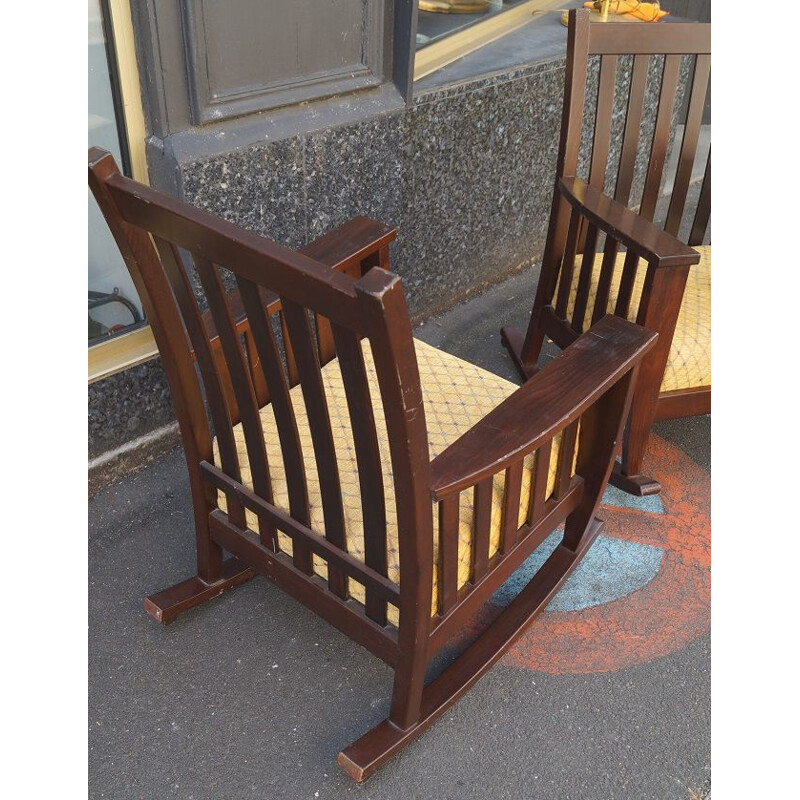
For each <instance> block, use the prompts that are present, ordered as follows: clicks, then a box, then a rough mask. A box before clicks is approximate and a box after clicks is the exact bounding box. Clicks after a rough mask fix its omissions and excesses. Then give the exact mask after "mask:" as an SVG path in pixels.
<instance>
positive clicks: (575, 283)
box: [502, 9, 711, 495]
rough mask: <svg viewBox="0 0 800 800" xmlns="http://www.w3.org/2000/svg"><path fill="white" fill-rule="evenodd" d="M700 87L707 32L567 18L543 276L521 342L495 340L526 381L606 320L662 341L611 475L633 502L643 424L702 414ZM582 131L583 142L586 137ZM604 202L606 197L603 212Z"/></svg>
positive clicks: (640, 484)
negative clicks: (553, 351) (623, 79)
mask: <svg viewBox="0 0 800 800" xmlns="http://www.w3.org/2000/svg"><path fill="white" fill-rule="evenodd" d="M623 55H632V56H633V65H632V69H631V75H630V82H629V84H628V87H627V88H626V89H625V90H624V91H625V92H626V94H625V95H624V96H623V98H622V99H623V100H625V101H626V103H625V105H626V107H627V110H626V113H625V117H624V119H625V122H624V129H623V130H622V131H621V145H620V147H619V148H614V147H612V146H611V145H612V141H613V138H614V133H613V132H615V131H616V125H615V123H616V119H615V117H616V114H615V111H616V109H615V93H616V95H617V106H620V105H621V104H620V102H619V93H620V89H619V88H616V84H617V77H618V72H622V69H621V61H620V56H623ZM658 55H660V56H664V58H663V67H662V68H661V69H660V70H659V71H660V74H661V77H660V88H659V101H658V110H657V112H656V118H655V124H654V129H653V135H652V138H649V136H643V135H641V134H642V130H643V129H644V127H645V126H643V125H642V120H643V113H644V105H645V98H646V86H647V83H648V70H649V69H650V61H651V58H652V57H653V56H658ZM592 56H600V68H599V77H598V80H597V88H596V94H593V96H590V102H589V103H588V104H586V105H588V106H589V109H590V110H589V113H588V114H586V115H585V113H584V111H585V109H584V106H585V99H586V94H587V77H588V75H589V73H590V70H589V68H588V67H589V60H590V57H592ZM684 56H686V57H687V58H689V59H691V66H692V67H693V70H694V71H693V80H692V82H691V86H690V88H688V89H687V91H688V92H689V95H688V100H689V103H688V111H687V116H686V123H685V126H684V129H683V130H684V132H683V138H682V140H681V142H680V143H679V144H680V153H679V158H678V161H677V170H676V173H675V178H674V183H673V186H672V191H671V199H670V201H669V206H668V209H667V211H666V218H665V222H664V226H663V229H662V228H660V227H658V226H656V225H655V224H654V223H653V219H654V216H655V214H656V208H657V205H658V200H659V196H664V195H665V194H667V193H668V187H666V186H662V183H664V182H665V178H664V165H665V157H666V154H667V152H668V146H669V141H670V135H671V129H672V123H673V118H674V113H675V99H676V95H677V89H678V86H679V81H680V73H681V61H682V58H683V57H684ZM654 66H657V65H654ZM710 74H711V25H710V24H701V23H674V24H670V23H659V24H654V25H645V24H639V23H626V24H616V25H611V24H590V23H589V12H588V11H586V10H583V9H581V10H572V11H570V12H569V31H568V43H567V68H566V89H565V95H564V107H563V113H562V121H561V138H560V144H559V151H558V163H557V171H556V185H555V190H554V193H553V205H552V210H551V215H550V226H549V229H548V233H547V240H546V243H545V251H544V256H543V261H542V271H541V275H540V278H539V284H538V287H537V290H536V298H535V301H534V305H533V311H532V314H531V319H530V322H529V324H528V330H527V333H525V334H523V333H522V331H521V330H519V329H517V328H512V327H506V328H503V330H502V339H503V344H504V345H505V346H506V347H507V348H508V350H509V352H510V354H511V356H512V358H513V359H514V362H515V363H516V365H517V368H518V370H519V372H520V375H522V376H523V377H524V378H529V377H530V376H531V375H533V374H535V373H536V371H537V365H538V363H539V359H540V356H541V354H542V350H543V347H544V344H545V339H546V338H547V339H550V340H552V341H553V342H554V343H555V344H556V345H557V346H558V347H560V348H564V347H566V346H567V345H569V344H571V343H572V342H573V341H575V339H576V338H577V337H578V336H580V334H581V333H582V332H583V331H584V330H586V329H587V328H588V327H589V326H590V325H592V324H594V323H595V322H597V321H598V320H600V319H602V317H603V316H604V315H605V314H606V313H613V314H616V315H619V316H621V317H624V318H627V319H629V320H635V321H636V322H637V323H638V324H640V325H642V326H644V327H646V328H648V329H650V330H654V331H657V332H658V335H659V338H658V344H657V345H656V346H655V347H654V348H653V350H652V351H651V352H650V353H649V354H648V356H647V357H646V358H645V359H644V361H643V362H642V367H641V370H640V374H639V379H638V382H637V388H636V396H635V397H634V400H633V405H632V410H631V416H630V419H629V421H628V424H627V426H626V430H625V435H624V440H623V448H622V461H621V463H618V464H617V465H616V466H615V470H614V472H613V474H612V476H611V483H613V484H615V485H616V486H618V487H619V488H621V489H624V490H625V491H627V492H629V493H632V494H637V495H646V494H652V493H655V492H658V491H659V490H660V488H661V487H660V484H659V483H658V482H657V481H655V480H653V479H652V478H650V477H647V476H645V475H643V474H642V461H643V458H644V454H645V449H646V446H647V439H648V436H649V432H650V427H651V425H652V424H653V422H655V421H656V420H660V419H671V418H675V417H685V416H694V415H696V414H708V413H709V412H710V411H711V350H710V345H711V319H710V317H711V313H710V305H711V301H710V294H711V247H710V246H707V247H704V246H703V240H704V237H705V235H706V229H707V226H708V222H709V215H710V208H711V153H710V151H709V155H708V161H707V164H706V170H705V177H704V179H703V183H702V187H701V190H700V194H699V199H698V201H697V206H696V213H695V216H694V218H693V220H692V219H689V218H688V213H687V214H685V213H684V212H685V211H686V210H687V209H686V206H687V203H686V199H687V195H688V193H689V187H690V180H691V176H692V168H693V164H694V161H695V156H696V153H697V146H698V139H699V134H700V129H701V122H702V117H703V109H704V105H705V98H706V92H707V87H708V83H709V78H710ZM651 80H652V79H651ZM623 85H624V84H623ZM592 107H593V108H594V113H592ZM621 110H623V111H625V109H621ZM586 117H588V121H587V119H586ZM585 126H587V127H588V131H587V130H585V129H584V130H583V131H582V128H584V127H585ZM587 134H588V136H587ZM582 139H583V141H585V142H586V141H588V142H591V160H590V166H588V169H587V172H588V176H587V178H588V180H582V179H581V178H580V177H576V176H577V174H578V171H579V164H580V163H581V155H582V154H581V141H582ZM676 144H678V143H677V142H676ZM642 157H644V158H642ZM587 161H588V159H587ZM637 161H641V162H642V163H643V164H646V169H645V174H644V186H643V189H642V190H641V195H639V194H638V193H637V192H632V189H633V188H634V186H635V184H636V181H635V180H634V179H635V175H636V169H635V167H636V164H637ZM607 187H611V188H610V189H609V188H607ZM604 191H611V192H613V199H612V198H611V197H608V196H606V194H604V193H603V192H604ZM634 204H635V205H634ZM628 206H634V208H633V209H631V208H628ZM634 209H635V210H634ZM684 216H687V220H686V221H685V222H684V224H683V225H682V218H683V217H684ZM684 228H685V229H686V236H685V238H684V240H683V242H686V243H688V245H691V247H689V246H687V244H685V243H683V242H682V241H680V240H679V239H678V238H676V237H678V236H679V233H680V232H681V231H682V229H684ZM604 235H605V245H604V246H602V238H603V236H604ZM620 246H623V247H624V249H625V251H624V252H620ZM692 248H696V249H692ZM598 250H599V251H600V252H597V251H598ZM596 253H597V254H596ZM581 254H582V257H581V258H580V263H579V264H578V263H576V262H577V261H578V256H579V255H581ZM641 261H644V262H645V265H644V266H640V264H641ZM695 264H696V265H698V266H693V265H695ZM690 267H691V271H690ZM687 279H688V283H687Z"/></svg>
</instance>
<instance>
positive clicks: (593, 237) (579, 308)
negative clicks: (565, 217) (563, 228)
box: [572, 225, 598, 331]
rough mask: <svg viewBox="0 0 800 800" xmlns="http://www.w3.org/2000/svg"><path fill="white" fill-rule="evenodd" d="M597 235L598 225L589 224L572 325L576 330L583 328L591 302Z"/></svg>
mask: <svg viewBox="0 0 800 800" xmlns="http://www.w3.org/2000/svg"><path fill="white" fill-rule="evenodd" d="M597 236H598V231H597V226H595V225H587V226H586V240H585V242H584V245H583V256H582V258H581V269H580V274H579V276H578V286H577V291H576V294H575V305H574V307H573V309H572V327H573V328H574V329H575V330H576V331H580V330H583V320H584V317H585V316H586V306H587V304H588V302H589V291H590V289H591V285H592V272H593V271H594V257H595V252H596V251H597Z"/></svg>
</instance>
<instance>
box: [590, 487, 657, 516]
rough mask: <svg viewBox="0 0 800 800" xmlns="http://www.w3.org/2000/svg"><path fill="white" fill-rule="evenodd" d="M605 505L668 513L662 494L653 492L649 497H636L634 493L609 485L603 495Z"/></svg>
mask: <svg viewBox="0 0 800 800" xmlns="http://www.w3.org/2000/svg"><path fill="white" fill-rule="evenodd" d="M603 505H604V506H618V507H622V508H635V509H636V510H637V511H649V512H650V513H651V514H666V513H667V512H666V511H665V510H664V504H663V503H662V502H661V495H658V494H651V495H648V496H647V497H634V496H633V495H632V494H628V493H627V492H623V491H622V489H617V487H616V486H609V487H608V488H607V489H606V493H605V494H604V495H603Z"/></svg>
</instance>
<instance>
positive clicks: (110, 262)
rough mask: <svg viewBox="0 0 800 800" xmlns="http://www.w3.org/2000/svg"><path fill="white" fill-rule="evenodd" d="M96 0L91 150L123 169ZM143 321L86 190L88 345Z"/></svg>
mask: <svg viewBox="0 0 800 800" xmlns="http://www.w3.org/2000/svg"><path fill="white" fill-rule="evenodd" d="M102 13H103V10H102V8H101V6H100V0H89V146H90V147H91V146H92V145H95V146H97V147H102V148H103V149H105V150H108V151H109V152H110V153H112V154H113V156H114V158H115V159H116V161H117V164H119V165H120V169H122V165H123V158H122V148H121V145H120V131H119V129H118V127H117V117H116V113H115V109H114V93H113V92H114V87H113V84H112V80H111V73H110V70H109V63H108V55H107V52H106V39H105V34H104V31H103V16H102ZM142 320H143V314H142V306H141V304H140V302H139V298H138V297H137V295H136V290H135V289H134V286H133V282H132V281H131V278H130V275H129V274H128V270H127V268H126V267H125V262H124V261H123V260H122V256H121V255H120V253H119V250H118V249H117V245H116V243H115V242H114V238H113V237H112V236H111V232H110V231H109V229H108V225H107V224H106V221H105V219H104V218H103V215H102V213H101V212H100V209H99V208H98V206H97V203H96V202H95V199H94V197H93V196H92V193H91V191H90V192H89V344H96V343H97V342H101V341H104V340H106V339H108V338H109V336H113V335H114V334H116V333H120V332H122V331H124V330H126V329H128V328H130V327H131V326H132V325H136V324H138V323H141V322H142Z"/></svg>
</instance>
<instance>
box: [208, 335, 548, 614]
mask: <svg viewBox="0 0 800 800" xmlns="http://www.w3.org/2000/svg"><path fill="white" fill-rule="evenodd" d="M414 344H415V348H416V354H417V363H418V365H419V372H420V381H421V384H422V394H423V402H424V406H425V419H426V423H427V427H428V442H429V446H430V456H431V458H434V457H436V456H437V455H438V454H439V453H441V452H442V451H443V450H444V449H445V448H446V447H447V446H448V445H449V444H451V443H452V442H454V441H455V440H456V439H457V438H458V437H459V436H461V434H463V433H465V432H466V431H467V430H468V429H469V428H470V427H472V425H474V424H475V423H476V422H478V420H480V419H481V418H482V417H484V416H485V415H486V414H487V413H488V412H489V411H491V410H492V409H493V408H494V407H495V406H497V405H498V404H499V403H500V402H501V401H502V400H504V399H505V398H506V397H508V396H509V395H510V394H511V393H512V392H514V390H515V389H517V387H516V386H515V385H514V384H513V383H510V382H509V381H506V380H504V379H503V378H499V377H498V376H497V375H493V374H492V373H490V372H487V371H486V370H483V369H481V368H480V367H476V366H475V365H474V364H470V363H468V362H466V361H462V360H461V359H460V358H456V357H455V356H452V355H450V354H448V353H445V352H443V351H441V350H437V349H436V348H434V347H431V346H430V345H428V344H425V343H424V342H421V341H419V340H414ZM363 351H364V362H365V366H366V371H367V376H368V379H369V384H370V393H371V396H372V404H373V410H374V414H375V426H376V430H377V435H378V444H379V447H380V454H381V464H382V468H383V485H384V496H385V498H386V527H387V537H386V538H387V567H388V569H387V575H388V577H389V578H390V579H391V580H392V581H394V582H396V583H399V582H400V559H399V553H398V534H397V514H396V509H395V505H394V487H393V482H392V468H391V457H390V453H389V439H388V435H387V432H386V422H385V418H384V414H383V406H382V404H381V400H380V392H379V389H378V379H377V375H376V372H375V366H374V363H373V360H372V353H371V350H370V346H369V342H368V341H367V340H364V341H363ZM322 378H323V383H324V385H325V393H326V397H327V401H328V410H329V414H330V418H331V430H332V434H333V440H334V445H335V448H336V458H337V462H338V465H339V480H340V483H341V487H342V505H343V506H344V514H345V526H346V540H347V549H348V552H349V553H350V554H351V555H353V556H354V557H355V558H358V559H359V560H361V561H363V560H364V527H363V520H362V516H361V493H360V488H359V483H358V468H357V465H356V457H355V448H354V446H353V435H352V429H351V426H350V417H349V414H348V410H347V399H346V395H345V389H344V382H343V380H342V373H341V370H340V369H339V365H338V361H337V360H335V359H334V360H333V361H331V362H330V363H328V364H326V365H325V367H323V369H322ZM290 396H291V400H292V405H293V406H294V410H295V415H296V419H297V427H298V433H299V437H300V443H301V446H302V449H303V457H304V460H305V465H306V480H307V483H308V495H309V507H310V512H311V528H312V529H313V530H314V531H316V532H318V533H320V534H321V535H324V532H325V521H324V517H323V513H322V495H321V492H320V485H319V478H318V475H317V470H316V462H315V459H314V448H313V445H312V442H311V431H310V428H309V424H308V417H307V415H306V409H305V403H304V401H303V393H302V389H301V387H300V386H295V387H294V388H293V389H292V390H291V392H290ZM261 423H262V427H263V429H264V438H265V441H266V445H267V458H268V459H269V464H270V472H271V479H272V492H273V502H274V504H275V505H276V506H278V507H279V508H281V509H283V510H285V511H287V512H288V509H289V494H288V489H287V485H286V476H285V472H284V467H283V457H282V454H281V449H280V442H279V440H278V435H277V426H276V423H275V416H274V413H273V410H272V406H271V405H267V406H265V407H264V408H263V409H262V410H261ZM234 435H235V438H236V446H237V450H238V453H239V463H240V466H241V473H242V482H243V483H244V484H245V485H246V486H248V487H252V479H251V474H250V467H249V463H248V458H247V448H246V446H245V441H244V432H243V430H242V426H241V425H237V426H236V428H235V429H234ZM559 445H560V437H559V438H557V439H556V440H555V441H554V443H553V449H552V454H551V460H550V470H549V478H548V487H547V494H548V496H549V495H550V494H551V493H552V491H553V488H554V486H555V476H556V467H557V463H558V453H559V449H560V448H559ZM214 451H215V457H218V453H217V447H216V441H215V443H214ZM532 468H533V455H530V456H528V458H526V460H525V466H524V469H523V477H522V493H521V498H522V500H521V503H520V510H519V518H518V522H519V525H520V526H521V525H522V524H523V523H524V522H525V518H526V516H527V512H528V501H529V493H530V485H531V477H532ZM504 483H505V476H504V474H503V473H500V474H499V475H496V476H495V478H494V486H493V488H494V492H493V500H492V515H491V532H490V547H489V556H490V557H491V556H493V555H494V554H495V553H497V551H498V549H499V546H500V535H501V524H502V498H503V488H504ZM472 501H473V496H472V491H466V492H462V494H461V498H460V514H459V544H458V555H459V569H458V586H459V588H461V587H462V586H463V585H464V584H466V582H467V581H468V580H469V575H470V568H471V566H472V548H471V542H472ZM218 503H219V506H220V508H222V509H223V510H225V509H226V502H225V496H224V494H223V493H222V492H220V493H219V494H218ZM435 512H436V509H435V508H433V506H432V513H433V521H434V531H435V532H436V529H437V526H438V514H437V513H435ZM246 517H247V525H248V527H250V528H251V529H253V530H254V531H257V530H258V521H257V519H256V516H255V514H253V513H252V512H250V511H248V512H247V513H246ZM278 544H279V548H280V549H281V550H282V551H283V552H285V553H287V554H289V555H291V552H292V542H291V539H290V538H289V537H288V536H286V535H284V534H281V533H279V534H278ZM437 556H438V536H437V535H435V536H434V565H435V564H436V561H437ZM314 571H315V572H316V573H317V574H318V575H320V576H322V577H323V578H325V577H327V565H326V564H325V563H324V562H323V561H322V560H321V559H319V558H317V557H316V556H315V557H314ZM437 572H438V570H437V569H434V583H433V597H432V598H431V614H435V613H436V604H437V597H438V582H439V576H438V575H437ZM348 583H349V592H350V594H351V596H352V597H353V598H355V599H356V600H358V601H359V602H362V603H363V602H364V599H365V592H364V587H363V586H362V585H361V584H360V583H357V582H356V581H354V580H353V579H349V580H348ZM388 616H389V621H390V622H393V623H394V624H397V621H398V610H397V608H396V607H395V606H392V605H390V606H389V611H388Z"/></svg>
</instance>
